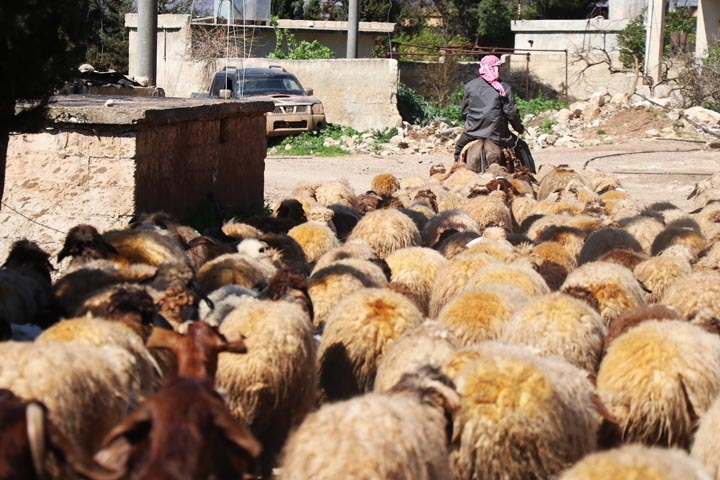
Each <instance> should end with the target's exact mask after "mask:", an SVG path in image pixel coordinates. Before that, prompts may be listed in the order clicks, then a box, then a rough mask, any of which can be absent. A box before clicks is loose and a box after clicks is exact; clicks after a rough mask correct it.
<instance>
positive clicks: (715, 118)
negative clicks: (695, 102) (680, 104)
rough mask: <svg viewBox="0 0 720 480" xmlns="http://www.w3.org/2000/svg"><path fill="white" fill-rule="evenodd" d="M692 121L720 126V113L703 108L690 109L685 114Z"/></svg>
mask: <svg viewBox="0 0 720 480" xmlns="http://www.w3.org/2000/svg"><path fill="white" fill-rule="evenodd" d="M683 113H684V114H685V116H686V117H688V118H689V119H690V120H692V121H694V122H697V123H701V124H703V125H713V126H714V125H718V124H720V113H718V112H715V111H713V110H708V109H707V108H703V107H690V108H687V109H685V111H684V112H683Z"/></svg>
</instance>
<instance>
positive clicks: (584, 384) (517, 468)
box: [448, 342, 600, 480]
mask: <svg viewBox="0 0 720 480" xmlns="http://www.w3.org/2000/svg"><path fill="white" fill-rule="evenodd" d="M474 348H475V350H476V351H477V354H476V355H474V357H475V358H474V359H471V360H470V361H466V362H464V363H465V366H464V367H462V368H460V369H459V373H457V374H456V375H454V376H453V377H452V378H453V380H454V381H455V384H456V386H457V391H458V393H459V394H460V399H461V402H460V410H459V412H458V416H457V417H456V419H455V424H454V429H453V443H452V445H453V449H452V451H451V454H450V462H451V468H452V469H453V478H474V479H478V480H481V479H508V480H509V479H515V478H537V479H544V478H553V477H555V476H557V475H558V474H559V473H560V472H562V471H563V470H564V469H565V468H567V467H569V466H570V465H572V464H573V463H574V462H576V461H578V460H579V459H580V458H582V457H583V456H584V455H586V454H588V453H590V452H592V451H594V450H595V448H596V444H597V441H596V435H597V431H598V427H599V423H600V416H599V415H598V405H597V402H596V396H595V393H594V390H593V387H592V385H591V384H590V382H589V381H588V379H587V376H586V373H585V372H583V371H582V370H580V369H578V368H576V367H574V366H572V365H570V364H569V363H567V362H566V361H565V360H563V359H561V358H558V357H540V356H538V355H536V354H533V353H532V352H531V351H530V350H529V349H528V348H527V347H523V346H518V345H503V344H500V343H497V342H486V343H483V344H480V345H477V346H476V347H474ZM459 355H463V352H462V351H460V352H459ZM450 362H452V360H451V361H450ZM450 362H448V363H450Z"/></svg>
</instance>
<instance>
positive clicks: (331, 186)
mask: <svg viewBox="0 0 720 480" xmlns="http://www.w3.org/2000/svg"><path fill="white" fill-rule="evenodd" d="M313 194H314V195H313V197H314V198H315V200H317V202H318V203H319V204H320V205H322V206H324V207H327V206H328V205H332V204H340V205H345V206H347V207H350V208H356V207H357V198H356V196H355V192H354V191H353V189H352V187H351V186H350V184H349V183H348V182H347V181H326V182H320V183H318V184H317V185H315V186H314V190H313Z"/></svg>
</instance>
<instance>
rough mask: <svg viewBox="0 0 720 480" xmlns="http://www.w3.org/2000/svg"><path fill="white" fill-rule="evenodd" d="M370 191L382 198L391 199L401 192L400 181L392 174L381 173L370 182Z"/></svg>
mask: <svg viewBox="0 0 720 480" xmlns="http://www.w3.org/2000/svg"><path fill="white" fill-rule="evenodd" d="M370 190H372V191H373V192H375V193H377V194H378V195H380V196H381V197H389V196H391V195H393V194H395V192H397V191H398V190H400V181H399V180H398V179H397V177H396V176H395V175H393V174H392V173H381V174H378V175H375V176H374V177H373V178H372V180H370Z"/></svg>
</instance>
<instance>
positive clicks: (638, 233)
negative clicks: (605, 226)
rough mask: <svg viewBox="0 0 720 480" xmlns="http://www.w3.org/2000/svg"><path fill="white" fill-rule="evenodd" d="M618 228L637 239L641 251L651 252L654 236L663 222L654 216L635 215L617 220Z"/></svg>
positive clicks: (661, 229)
mask: <svg viewBox="0 0 720 480" xmlns="http://www.w3.org/2000/svg"><path fill="white" fill-rule="evenodd" d="M618 225H619V226H620V228H622V229H623V230H625V231H626V232H628V233H629V234H630V235H632V236H633V238H635V240H637V241H638V243H639V244H640V246H641V247H642V250H643V252H645V253H647V254H648V255H650V254H651V251H652V244H653V241H655V237H657V235H658V234H659V233H660V232H662V231H663V229H664V228H665V224H664V223H663V221H662V220H661V219H659V218H657V217H655V216H650V215H636V216H633V217H629V218H624V219H622V220H620V221H618Z"/></svg>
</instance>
